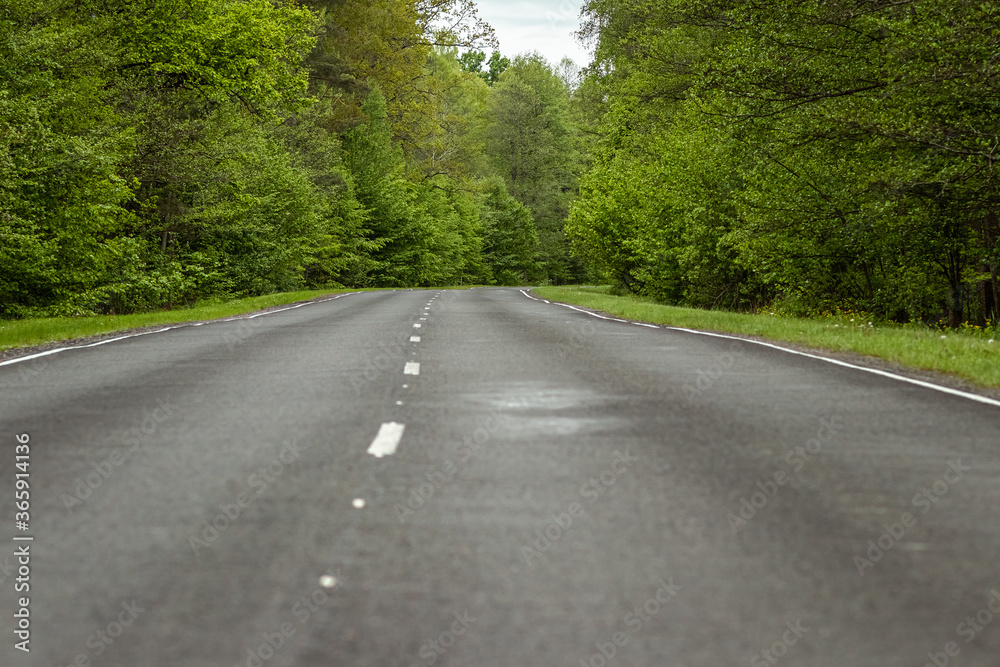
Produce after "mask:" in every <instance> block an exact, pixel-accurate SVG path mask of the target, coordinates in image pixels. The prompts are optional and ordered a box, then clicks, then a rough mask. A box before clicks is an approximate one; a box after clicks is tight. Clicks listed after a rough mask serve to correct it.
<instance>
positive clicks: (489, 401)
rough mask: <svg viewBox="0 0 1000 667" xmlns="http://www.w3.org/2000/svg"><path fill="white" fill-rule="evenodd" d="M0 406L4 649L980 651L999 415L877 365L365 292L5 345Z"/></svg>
mask: <svg viewBox="0 0 1000 667" xmlns="http://www.w3.org/2000/svg"><path fill="white" fill-rule="evenodd" d="M418 325H419V326H418ZM415 337H418V338H419V341H417V340H416V339H415ZM0 401H2V402H0V437H2V442H3V448H2V453H0V457H2V458H0V510H2V511H0V521H2V524H0V525H2V526H3V528H2V530H0V538H2V539H3V540H4V541H6V543H7V546H6V547H3V550H2V551H0V578H2V579H3V583H2V584H0V624H2V627H0V638H2V642H3V644H2V647H0V664H2V665H4V666H5V667H6V666H14V665H46V666H53V665H59V666H64V665H81V666H83V667H88V666H89V665H107V666H112V665H115V666H117V665H121V666H127V667H139V666H150V667H153V666H159V665H163V666H170V667H230V666H235V665H247V666H254V665H256V666H257V667H263V666H265V665H266V666H268V667H271V666H290V665H296V666H300V665H301V666H320V665H322V666H324V667H326V666H330V665H334V666H339V665H344V666H350V667H366V666H372V667H392V666H400V667H410V666H411V665H420V666H424V665H432V664H435V665H452V666H467V667H492V666H496V667H501V666H502V667H512V666H514V665H518V666H522V665H530V666H539V667H552V666H556V665H565V666H566V667H576V666H579V665H581V664H582V665H591V666H592V667H601V666H602V665H605V664H606V665H614V666H623V667H625V666H634V667H653V666H669V667H720V666H725V665H751V666H757V665H773V664H781V665H789V666H792V665H801V666H807V667H826V666H838V667H842V666H845V665H846V666H857V667H861V666H868V665H871V666H873V667H874V666H878V667H885V666H890V665H901V666H902V665H907V666H914V667H920V666H921V665H925V664H930V665H937V666H938V667H940V665H944V664H952V665H959V666H960V667H995V666H996V665H997V664H998V662H997V660H998V658H997V656H998V655H1000V522H998V509H997V508H998V506H1000V483H998V480H1000V456H998V433H1000V428H998V427H1000V407H997V406H993V405H987V404H982V403H977V402H975V401H972V400H969V399H967V398H963V397H960V396H953V395H948V394H945V393H941V392H938V391H934V390H932V389H929V388H925V387H920V386H915V385H913V384H909V383H906V382H902V381H899V380H895V379H892V378H887V377H880V376H876V375H872V374H870V373H865V372H862V371H859V370H855V369H851V368H845V367H840V366H836V365H833V364H829V363H825V362H823V361H820V360H816V359H810V358H806V357H802V356H797V355H793V354H789V353H787V352H783V351H780V350H776V349H772V348H768V347H763V346H759V345H755V344H752V343H748V342H739V341H734V340H729V339H724V338H714V337H708V336H701V335H696V334H692V333H687V332H683V331H674V330H666V329H657V328H650V327H643V326H638V325H636V324H633V323H627V322H618V321H613V320H605V319H598V318H595V317H592V316H590V315H587V314H585V313H582V312H579V311H574V310H571V309H568V308H564V307H560V306H557V305H555V304H549V303H546V302H543V301H540V300H534V299H531V298H529V297H528V296H526V295H525V294H523V293H522V292H521V291H519V290H517V289H477V290H469V291H385V292H369V293H361V294H352V295H348V296H343V297H340V298H337V299H333V300H329V301H325V302H323V303H314V304H310V305H308V306H305V307H301V308H294V309H288V310H283V311H280V312H273V313H270V314H267V315H265V316H261V317H257V318H254V319H249V320H248V319H239V320H234V321H227V322H215V323H209V324H205V325H202V326H184V327H179V328H174V329H171V330H169V331H164V332H159V333H153V334H148V335H142V336H137V337H131V338H126V339H123V340H118V341H115V342H110V343H107V344H102V345H99V346H95V347H88V348H81V349H72V350H67V351H64V352H60V353H58V354H52V355H50V356H46V357H41V358H37V359H34V360H28V361H23V362H20V363H14V364H7V365H4V366H2V367H0ZM20 434H27V436H28V437H29V438H30V440H29V443H28V444H29V448H28V451H29V452H30V453H29V454H28V455H29V456H30V469H29V470H30V478H28V479H29V483H30V509H29V515H30V517H29V518H30V523H29V527H28V530H27V531H19V530H17V529H16V528H15V523H14V513H15V507H14V493H15V475H16V473H17V472H18V470H17V469H16V468H15V463H16V462H17V459H16V458H15V446H16V445H17V440H16V438H17V436H18V435H20ZM22 451H24V450H22ZM15 536H20V537H25V536H31V537H33V538H34V540H33V541H31V542H27V541H17V542H15V541H13V540H12V538H13V537H15ZM25 546H28V547H29V548H30V562H29V565H28V567H29V569H30V574H29V575H28V578H27V579H28V580H27V581H26V582H23V583H28V584H29V585H30V592H28V593H23V592H22V593H17V592H15V588H14V587H15V585H17V579H18V578H23V577H19V576H18V572H17V567H18V565H17V558H16V557H15V556H14V555H13V554H14V551H15V549H19V548H24V547H25ZM991 591H992V593H991ZM25 595H28V596H30V602H29V605H28V608H29V612H28V613H29V614H30V618H29V621H28V622H29V623H30V633H31V634H30V645H29V646H30V649H31V651H30V653H25V652H22V651H20V650H18V649H16V648H15V643H16V642H17V641H18V638H17V637H16V636H15V633H14V630H15V629H16V624H17V623H18V622H19V620H18V619H17V618H15V613H17V612H18V610H19V609H20V605H19V604H18V602H19V598H20V597H22V596H25Z"/></svg>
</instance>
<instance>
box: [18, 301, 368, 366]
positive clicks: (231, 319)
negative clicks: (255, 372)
mask: <svg viewBox="0 0 1000 667" xmlns="http://www.w3.org/2000/svg"><path fill="white" fill-rule="evenodd" d="M355 294H361V292H346V293H344V294H338V295H337V296H334V297H331V298H329V299H322V300H319V301H308V302H306V303H300V304H298V305H296V306H291V307H290V308H282V309H280V310H269V311H267V312H266V313H257V314H256V315H251V316H250V317H239V316H236V317H227V318H222V319H218V320H210V321H208V322H191V323H188V322H184V323H182V324H178V325H176V326H172V327H166V328H163V329H157V330H155V331H140V332H139V333H134V334H129V335H127V336H118V337H117V338H108V339H106V340H99V341H97V342H96V343H86V344H85V345H71V346H69V347H57V348H55V349H54V350H45V351H44V352H38V353H36V354H29V355H27V356H25V357H17V358H15V359H8V360H6V361H0V366H10V365H11V364H19V363H21V362H22V361H31V360H32V359H38V358H39V357H47V356H49V355H50V354H57V353H59V352H65V351H66V350H82V349H83V348H86V347H97V346H98V345H107V344H108V343H115V342H117V341H120V340H127V339H129V338H138V337H139V336H148V335H150V334H158V333H163V332H164V331H173V330H174V329H183V328H184V327H200V326H204V325H206V324H219V323H220V322H236V321H238V320H252V319H254V318H257V317H261V316H263V315H273V314H275V313H283V312H284V311H286V310H293V309H295V308H301V307H302V306H311V305H313V304H316V303H327V302H329V301H334V300H336V299H339V298H341V297H344V296H353V295H355ZM98 335H99V334H98Z"/></svg>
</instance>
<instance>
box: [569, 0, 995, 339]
mask: <svg viewBox="0 0 1000 667" xmlns="http://www.w3.org/2000/svg"><path fill="white" fill-rule="evenodd" d="M581 34H582V36H583V37H584V38H586V39H589V40H592V43H593V44H594V45H595V46H596V58H595V62H594V63H593V64H592V66H591V68H590V72H589V78H588V82H587V85H588V86H591V87H592V88H593V89H594V91H595V92H594V93H593V94H592V95H591V96H590V99H592V100H593V105H594V106H595V107H597V108H598V111H597V114H598V115H599V117H600V124H599V126H598V127H599V131H600V135H601V139H600V142H599V145H598V147H597V149H596V152H595V155H594V159H593V164H592V165H591V168H590V169H589V171H588V172H587V174H586V175H585V177H584V178H583V181H582V183H581V195H580V198H579V199H578V200H577V201H576V203H575V204H574V206H573V211H572V214H571V220H570V223H569V226H568V231H569V232H570V235H571V236H572V238H573V239H574V242H575V245H576V247H577V248H578V249H579V251H580V252H581V253H582V254H584V255H585V256H587V257H588V258H590V259H591V260H592V261H593V262H595V263H596V264H597V265H599V266H600V267H601V268H602V269H603V270H604V271H605V272H606V273H607V274H608V275H609V276H610V277H611V278H612V279H613V280H615V281H616V282H617V283H619V284H620V285H622V286H624V287H625V288H627V289H629V290H631V291H634V292H638V293H643V294H647V295H652V296H655V297H658V298H661V299H664V300H668V301H671V302H674V303H685V304H693V305H701V306H726V307H735V308H755V307H760V306H765V305H768V306H777V307H784V308H785V309H787V310H790V311H794V312H806V313H808V312H817V311H823V310H832V309H834V308H837V307H841V308H851V309H855V310H863V311H866V312H869V313H873V314H875V315H876V316H880V317H883V318H886V319H895V320H898V321H908V320H923V321H930V322H933V321H939V320H940V321H946V322H947V323H948V324H950V325H953V326H954V325H957V324H959V323H961V322H963V321H966V320H970V321H975V322H979V323H983V322H985V321H987V320H991V321H993V322H994V323H995V322H996V319H997V318H996V315H997V311H998V309H1000V291H998V290H1000V276H998V274H1000V219H998V204H1000V189H998V179H997V175H996V169H995V166H996V161H997V159H998V149H1000V77H998V65H1000V62H998V53H1000V6H998V5H996V4H995V3H983V2H978V1H976V2H973V1H970V0H908V1H906V2H899V1H897V0H892V1H888V0H831V1H828V0H805V1H803V0H775V1H774V2H767V3H759V2H749V1H744V0H657V1H656V2H651V1H648V0H614V1H613V2H612V1H611V0H590V2H588V3H587V5H586V7H585V23H584V25H583V27H582V29H581Z"/></svg>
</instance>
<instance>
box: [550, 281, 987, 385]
mask: <svg viewBox="0 0 1000 667" xmlns="http://www.w3.org/2000/svg"><path fill="white" fill-rule="evenodd" d="M534 292H535V293H536V294H537V295H539V296H541V297H544V298H546V299H549V300H552V301H562V302H565V303H571V304H574V305H578V306H584V307H587V308H593V309H595V310H600V311H603V312H606V313H610V314H613V315H617V316H618V317H623V318H626V319H630V320H636V321H639V322H649V323H652V324H666V325H670V326H675V327H685V328H689V329H702V330H705V331H719V332H726V333H734V334H745V335H750V336H761V337H763V338H768V339H771V340H774V341H785V342H790V343H797V344H799V345H803V346H807V347H811V348H818V349H823V350H832V351H838V352H855V353H858V354H863V355H869V356H873V357H879V358H882V359H885V360H887V361H891V362H894V363H897V364H901V365H903V366H909V367H911V368H918V369H924V370H931V371H941V372H944V373H951V374H953V375H956V376H958V377H961V378H964V379H966V380H970V381H972V382H973V383H975V384H978V385H980V386H983V387H992V388H1000V341H997V342H993V341H992V339H991V336H993V335H994V333H991V332H987V331H971V332H954V331H949V332H942V331H938V330H934V329H930V328H926V327H915V326H883V325H876V326H870V325H869V323H868V322H867V321H861V320H860V319H859V318H858V317H857V316H853V315H841V316H837V317H828V318H827V317H825V318H815V319H807V318H798V317H784V316H777V315H767V314H756V315H750V314H745V313H731V312H725V311H716V310H700V309H696V308H678V307H675V306H665V305H662V304H658V303H654V302H652V301H650V300H648V299H641V298H637V297H629V296H613V295H611V294H609V293H608V288H606V287H539V288H536V289H535V290H534ZM852 317H853V318H854V320H857V321H853V320H852ZM997 338H998V339H1000V336H997Z"/></svg>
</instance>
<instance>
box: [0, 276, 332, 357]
mask: <svg viewBox="0 0 1000 667" xmlns="http://www.w3.org/2000/svg"><path fill="white" fill-rule="evenodd" d="M345 291H347V290H309V291H301V292H283V293H279V294H267V295H264V296H255V297H247V298H244V299H230V300H225V301H216V302H207V303H201V304H198V305H196V306H193V307H191V308H178V309H176V310H161V311H157V312H152V313H134V314H131V315H94V316H90V317H37V318H30V319H21V320H0V351H2V350H8V349H11V348H20V347H30V346H33V345H43V344H45V343H52V342H56V341H63V340H72V339H77V338H87V337H90V336H98V335H101V334H108V333H114V332H117V331H127V330H129V329H141V328H143V327H152V326H160V325H170V324H178V323H181V322H199V321H202V320H214V319H219V318H223V317H232V316H234V315H243V314H247V313H252V312H254V311H258V310H264V309H266V308H272V307H274V306H283V305H286V304H292V303H298V302H300V301H309V300H310V299H316V298H319V297H322V296H326V295H329V294H338V293H342V292H345Z"/></svg>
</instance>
